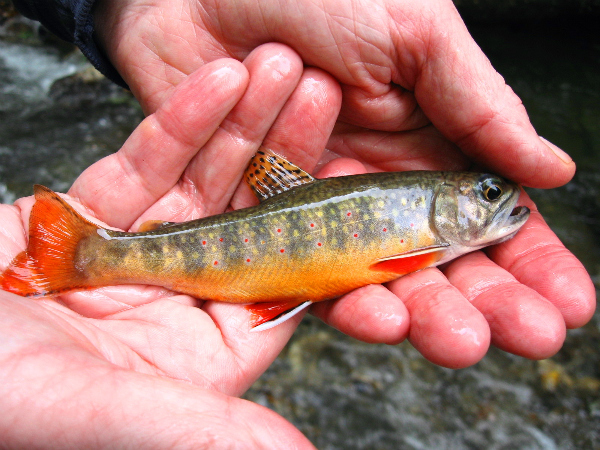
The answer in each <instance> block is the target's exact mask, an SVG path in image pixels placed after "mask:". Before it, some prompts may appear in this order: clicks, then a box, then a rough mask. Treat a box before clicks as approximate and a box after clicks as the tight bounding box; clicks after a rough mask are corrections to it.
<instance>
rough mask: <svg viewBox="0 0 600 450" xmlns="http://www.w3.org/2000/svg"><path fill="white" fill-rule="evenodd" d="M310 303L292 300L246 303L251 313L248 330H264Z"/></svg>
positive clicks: (289, 317)
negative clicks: (250, 328)
mask: <svg viewBox="0 0 600 450" xmlns="http://www.w3.org/2000/svg"><path fill="white" fill-rule="evenodd" d="M311 304H312V302H311V301H302V300H300V301H298V300H294V301H291V302H269V303H255V304H253V305H248V306H246V309H247V310H248V311H250V312H251V313H252V317H251V318H250V326H251V327H252V330H250V331H264V330H268V329H270V328H273V327H275V326H277V325H279V324H280V323H283V322H285V321H286V320H288V319H291V318H292V317H294V316H295V315H296V314H298V313H299V312H300V311H302V310H303V309H305V308H308V307H309V306H310V305H311Z"/></svg>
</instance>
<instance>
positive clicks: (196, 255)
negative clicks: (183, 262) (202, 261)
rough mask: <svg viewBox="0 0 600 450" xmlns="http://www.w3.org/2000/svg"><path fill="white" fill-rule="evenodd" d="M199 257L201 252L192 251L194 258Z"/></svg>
mask: <svg viewBox="0 0 600 450" xmlns="http://www.w3.org/2000/svg"><path fill="white" fill-rule="evenodd" d="M199 257H200V253H198V252H193V253H192V258H194V259H198V258H199Z"/></svg>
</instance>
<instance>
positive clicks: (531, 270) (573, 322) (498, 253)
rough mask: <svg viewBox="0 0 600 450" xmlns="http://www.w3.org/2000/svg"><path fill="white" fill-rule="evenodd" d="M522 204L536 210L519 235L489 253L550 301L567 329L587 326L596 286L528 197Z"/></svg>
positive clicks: (593, 307) (592, 310) (517, 277)
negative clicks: (561, 316) (559, 313)
mask: <svg viewBox="0 0 600 450" xmlns="http://www.w3.org/2000/svg"><path fill="white" fill-rule="evenodd" d="M520 203H522V204H524V205H527V206H528V207H529V208H530V209H531V210H532V211H531V215H530V217H529V219H528V220H527V222H526V223H525V225H524V226H523V227H522V228H521V229H520V230H519V233H517V235H516V236H515V237H514V238H513V239H511V240H509V241H507V242H504V243H502V244H501V245H496V246H493V247H490V248H489V249H488V250H487V251H486V252H487V254H488V255H489V257H490V258H491V259H492V260H493V261H494V262H495V263H496V264H498V265H499V266H500V267H502V268H504V269H505V270H507V271H508V272H510V273H511V274H512V275H513V276H514V277H515V278H516V279H517V280H518V281H519V282H520V283H523V284H524V285H526V286H529V287H530V288H531V289H533V290H535V291H537V292H539V293H540V295H542V296H543V297H544V298H546V299H548V300H549V301H550V302H551V303H552V304H553V305H554V306H556V307H557V308H558V310H559V311H560V312H561V314H562V315H563V318H564V321H565V323H566V326H567V328H577V327H580V326H583V325H584V324H586V323H587V322H588V321H589V320H590V319H591V318H592V316H593V314H594V311H595V310H596V292H595V289H594V284H593V283H592V280H591V279H590V276H589V275H588V273H587V271H586V270H585V268H584V267H583V265H582V264H581V262H579V260H578V259H577V258H576V257H575V256H574V255H573V254H572V253H571V252H570V251H569V250H567V249H566V248H565V246H564V245H563V244H562V243H561V242H560V240H559V239H558V237H556V235H555V234H554V232H553V231H552V230H551V229H550V228H549V227H548V225H547V224H546V222H545V221H544V219H543V218H542V216H541V214H540V213H539V212H538V211H537V210H536V209H535V204H534V203H533V202H532V201H531V200H530V199H529V198H528V197H526V196H525V195H522V196H521V200H520Z"/></svg>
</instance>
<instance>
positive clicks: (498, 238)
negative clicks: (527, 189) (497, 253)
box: [485, 195, 531, 246]
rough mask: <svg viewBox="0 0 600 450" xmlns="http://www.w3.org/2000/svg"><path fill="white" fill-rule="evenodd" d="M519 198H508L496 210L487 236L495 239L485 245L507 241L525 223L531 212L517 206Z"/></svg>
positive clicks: (516, 196)
mask: <svg viewBox="0 0 600 450" xmlns="http://www.w3.org/2000/svg"><path fill="white" fill-rule="evenodd" d="M518 201H519V196H518V195H515V196H513V197H510V198H508V199H507V200H506V201H505V204H504V205H502V207H501V208H499V209H498V211H497V212H496V214H495V215H494V219H493V225H491V226H490V228H489V230H488V231H489V234H490V235H492V236H494V237H495V238H494V239H492V240H490V241H489V242H488V243H486V244H485V245H486V246H487V245H496V244H500V243H501V242H505V241H508V240H509V239H511V238H512V237H514V236H515V234H517V232H518V231H519V229H520V228H521V227H522V226H523V225H524V224H525V222H527V219H529V215H530V214H531V211H530V210H529V208H528V207H527V206H517V202H518Z"/></svg>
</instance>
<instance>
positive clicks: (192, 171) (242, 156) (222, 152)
mask: <svg viewBox="0 0 600 450" xmlns="http://www.w3.org/2000/svg"><path fill="white" fill-rule="evenodd" d="M244 65H245V66H246V68H247V69H248V72H249V73H250V83H249V85H248V89H247V90H246V92H245V94H244V96H243V97H242V99H241V100H240V101H239V102H238V104H237V105H236V106H235V107H234V108H233V109H232V111H231V113H230V114H229V115H228V116H227V117H226V118H225V120H224V121H223V123H222V124H221V126H220V127H219V129H218V130H216V132H215V134H214V135H213V137H212V138H211V139H210V140H209V141H208V143H207V144H206V145H205V146H204V148H203V149H202V151H201V152H200V153H199V154H198V155H197V156H196V157H195V158H194V159H193V160H192V162H191V164H190V167H189V168H188V169H187V170H186V172H185V180H188V181H189V184H191V185H192V186H193V188H194V189H193V191H194V194H193V195H195V196H197V197H198V198H201V199H202V203H203V205H204V206H203V207H204V209H205V210H204V211H203V213H202V215H210V214H215V213H217V212H222V211H223V210H224V209H225V207H226V206H227V205H228V204H229V202H230V200H231V197H232V195H233V192H234V191H235V189H236V187H237V186H238V184H239V182H240V180H241V179H242V175H243V173H244V170H245V169H246V167H247V165H248V161H249V160H250V159H251V158H252V156H253V155H254V154H255V153H256V151H257V150H258V148H259V146H260V145H261V143H262V142H263V140H264V139H265V136H266V135H267V132H268V131H269V129H270V128H271V126H272V125H273V122H275V119H276V118H277V117H278V115H279V113H280V111H281V109H282V108H283V106H284V105H285V104H286V102H287V100H288V98H289V97H290V95H291V94H292V92H293V91H294V89H295V88H296V87H297V85H298V82H299V80H300V77H301V75H302V70H303V66H302V60H301V59H300V57H299V56H298V55H297V54H296V53H295V52H294V51H293V50H292V49H290V48H289V47H287V46H285V45H282V44H275V43H272V44H265V45H262V46H260V47H258V48H257V49H255V50H254V51H253V52H252V53H250V55H249V56H248V57H247V58H246V59H245V60H244ZM185 180H184V182H185Z"/></svg>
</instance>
